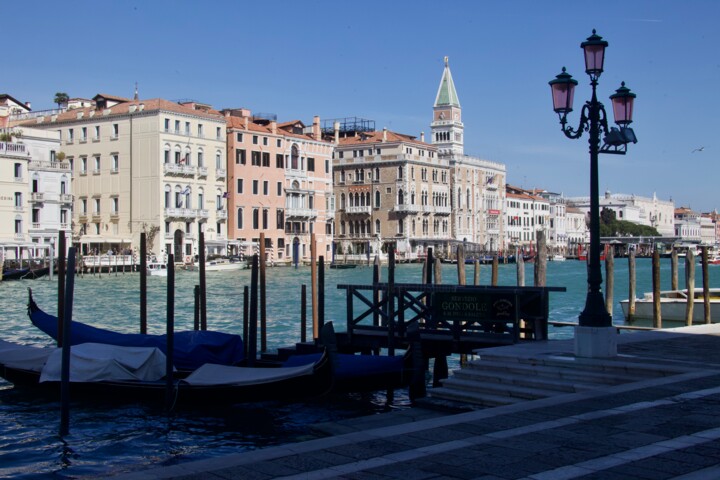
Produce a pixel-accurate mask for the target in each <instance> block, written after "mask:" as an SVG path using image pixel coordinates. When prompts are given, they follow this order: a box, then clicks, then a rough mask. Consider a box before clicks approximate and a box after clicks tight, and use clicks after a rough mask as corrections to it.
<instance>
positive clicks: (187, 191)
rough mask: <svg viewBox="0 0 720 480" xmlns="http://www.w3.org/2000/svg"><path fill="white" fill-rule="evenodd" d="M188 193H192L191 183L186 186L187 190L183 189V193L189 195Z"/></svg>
mask: <svg viewBox="0 0 720 480" xmlns="http://www.w3.org/2000/svg"><path fill="white" fill-rule="evenodd" d="M188 193H190V185H188V186H187V187H185V190H183V192H182V194H183V195H187V194H188Z"/></svg>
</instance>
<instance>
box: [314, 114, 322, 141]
mask: <svg viewBox="0 0 720 480" xmlns="http://www.w3.org/2000/svg"><path fill="white" fill-rule="evenodd" d="M312 136H313V138H314V139H315V140H320V138H321V137H320V117H318V116H317V115H315V116H314V117H313V124H312Z"/></svg>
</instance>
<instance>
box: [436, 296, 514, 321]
mask: <svg viewBox="0 0 720 480" xmlns="http://www.w3.org/2000/svg"><path fill="white" fill-rule="evenodd" d="M432 308H433V318H434V319H436V320H438V321H448V322H451V321H458V320H460V321H473V320H474V321H483V320H484V321H487V320H491V321H504V322H507V321H512V320H513V319H514V318H515V297H514V295H512V294H504V293H500V294H498V293H482V292H476V293H467V292H464V293H451V292H436V293H434V294H433V296H432Z"/></svg>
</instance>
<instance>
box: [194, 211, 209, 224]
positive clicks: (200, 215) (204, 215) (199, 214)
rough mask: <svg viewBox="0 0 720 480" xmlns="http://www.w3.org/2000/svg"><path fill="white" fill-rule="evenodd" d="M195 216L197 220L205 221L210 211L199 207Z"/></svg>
mask: <svg viewBox="0 0 720 480" xmlns="http://www.w3.org/2000/svg"><path fill="white" fill-rule="evenodd" d="M196 217H197V218H198V219H199V220H205V221H207V219H209V218H210V211H209V210H205V209H204V208H199V209H198V210H197V213H196Z"/></svg>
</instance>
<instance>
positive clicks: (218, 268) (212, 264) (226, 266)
mask: <svg viewBox="0 0 720 480" xmlns="http://www.w3.org/2000/svg"><path fill="white" fill-rule="evenodd" d="M245 268H247V265H246V264H245V262H231V261H229V260H225V259H218V260H210V261H208V262H205V271H206V272H225V271H231V270H242V269H245Z"/></svg>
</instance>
